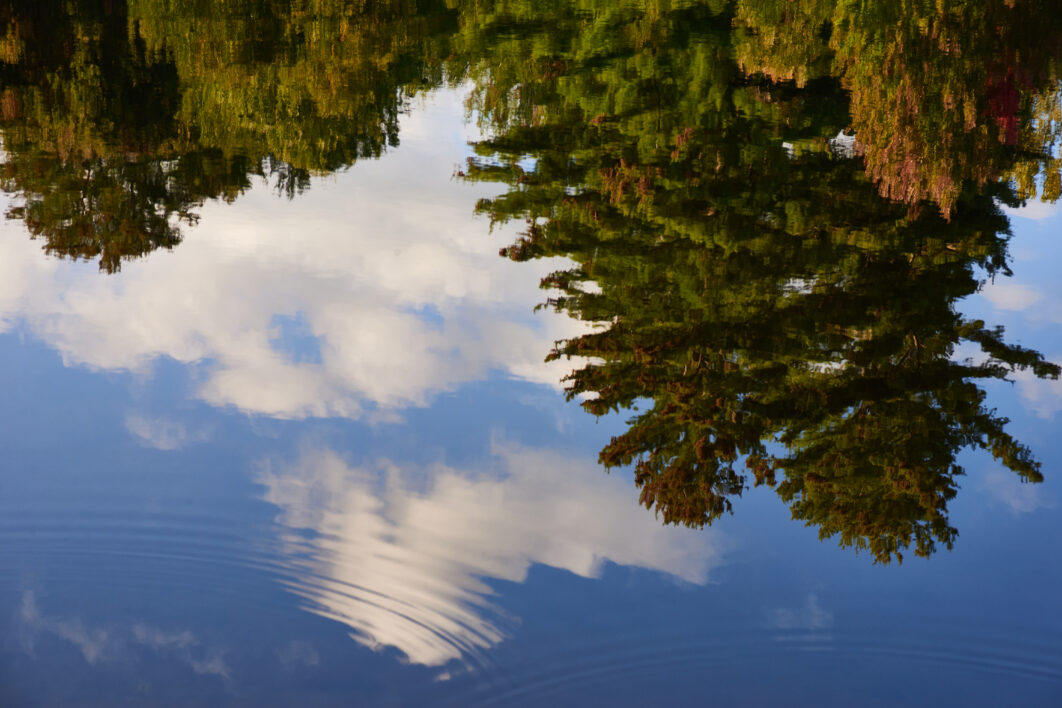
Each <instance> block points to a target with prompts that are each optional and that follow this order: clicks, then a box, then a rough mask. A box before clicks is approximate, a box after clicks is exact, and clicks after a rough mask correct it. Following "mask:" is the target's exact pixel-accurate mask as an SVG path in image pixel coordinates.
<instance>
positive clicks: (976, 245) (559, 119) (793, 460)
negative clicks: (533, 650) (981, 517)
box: [467, 5, 1059, 562]
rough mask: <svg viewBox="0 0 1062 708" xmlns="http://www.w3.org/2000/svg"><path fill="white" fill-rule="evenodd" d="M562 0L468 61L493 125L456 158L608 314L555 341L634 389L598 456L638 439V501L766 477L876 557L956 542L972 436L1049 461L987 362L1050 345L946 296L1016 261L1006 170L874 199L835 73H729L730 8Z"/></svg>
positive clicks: (728, 493)
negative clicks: (580, 13)
mask: <svg viewBox="0 0 1062 708" xmlns="http://www.w3.org/2000/svg"><path fill="white" fill-rule="evenodd" d="M508 12H509V13H510V14H509V15H508V16H507V17H506V16H504V15H505V13H502V14H501V16H500V17H502V19H496V22H497V24H498V26H512V25H515V24H518V16H517V15H518V12H516V11H513V10H512V9H511V8H510V9H509V10H508ZM571 19H572V18H570V17H560V18H557V19H556V20H555V21H550V22H546V23H543V26H544V27H547V28H548V29H547V30H544V35H545V36H544V37H543V36H531V37H528V36H526V35H524V36H521V35H519V34H517V33H511V32H510V33H499V38H498V39H497V47H498V49H497V54H496V55H497V56H502V57H519V58H520V60H519V62H518V63H517V62H514V63H512V64H505V65H504V66H502V67H499V66H498V64H499V62H497V61H495V62H494V63H492V64H491V65H490V67H489V68H485V69H484V70H483V71H482V73H481V74H479V76H478V77H477V78H478V82H479V83H478V87H477V92H476V94H475V101H477V102H478V103H477V105H476V108H478V109H479V110H480V111H481V112H482V113H483V115H485V116H487V118H488V120H490V121H493V123H494V126H495V129H496V131H497V135H496V137H494V138H493V139H490V140H486V141H483V142H480V143H479V144H478V145H477V146H476V151H477V153H478V157H477V158H476V159H473V160H471V161H470V163H469V166H468V169H467V178H469V179H472V180H485V181H496V182H502V183H505V184H508V185H509V190H508V192H507V193H505V194H503V195H502V196H500V197H498V198H496V199H492V200H486V201H484V202H482V203H481V204H480V205H479V210H480V211H481V212H482V213H485V214H488V215H489V216H490V218H491V219H492V220H495V221H497V220H501V221H505V220H515V219H521V220H526V221H527V228H526V231H525V233H524V235H523V236H522V237H521V238H520V239H519V240H518V241H517V242H516V243H514V244H513V245H512V246H510V247H508V248H506V249H503V255H507V256H508V257H510V258H513V259H514V260H521V261H522V260H529V259H535V258H542V257H550V256H566V257H569V258H571V259H572V260H573V261H574V262H575V265H574V266H573V267H571V268H569V269H567V270H562V271H558V272H555V273H553V274H552V275H551V276H549V277H548V278H546V279H545V280H544V282H543V285H544V287H547V288H554V289H556V290H558V291H559V294H558V296H557V297H555V298H551V299H550V301H549V305H550V306H552V307H554V308H556V309H557V310H559V311H563V312H566V313H567V314H568V315H570V316H572V317H575V318H578V319H582V320H586V321H589V322H595V323H599V325H600V326H599V328H598V329H597V330H596V331H593V332H591V333H589V334H586V335H583V336H580V337H576V338H573V339H570V340H566V341H562V342H558V344H557V347H556V349H555V350H554V351H553V352H552V353H551V354H550V358H558V357H587V358H588V359H582V360H581V361H580V367H579V368H577V369H576V370H575V371H574V372H573V373H572V374H571V375H570V376H569V377H568V381H567V384H568V395H569V397H570V398H576V397H586V398H585V400H584V401H583V403H582V405H583V406H584V408H586V409H587V410H588V411H589V412H591V413H594V414H597V415H601V414H604V413H606V412H608V411H615V410H618V409H639V410H637V412H636V414H635V415H634V417H633V418H631V420H630V421H629V424H628V428H627V430H626V431H625V432H624V433H623V434H622V435H619V436H617V437H615V438H614V439H613V440H612V441H611V442H610V443H609V444H608V445H607V446H606V447H605V448H604V449H603V450H602V452H601V455H600V459H601V462H602V463H604V464H605V465H606V466H610V467H611V466H620V465H633V468H634V474H635V478H636V481H637V483H638V485H639V486H640V488H641V499H642V502H643V503H644V504H645V505H647V506H649V507H653V508H655V509H656V510H657V511H658V512H659V513H660V515H661V516H662V517H663V519H664V521H666V522H671V523H684V524H688V525H692V526H699V525H704V524H710V523H712V522H713V521H714V520H715V519H716V518H718V517H719V516H720V515H722V514H723V513H725V512H729V511H730V510H731V508H732V500H733V498H734V497H735V496H737V495H740V494H741V493H742V491H743V490H744V489H745V488H746V486H747V485H748V484H750V483H754V484H764V483H766V484H771V485H775V486H776V488H777V491H778V493H779V494H780V496H781V497H782V498H783V499H784V500H785V501H786V502H787V503H788V504H789V505H790V508H791V510H792V513H793V516H794V518H796V519H800V520H803V521H805V522H806V523H808V524H814V525H816V526H818V527H819V529H820V533H821V535H822V536H823V537H834V536H836V537H838V539H839V541H840V543H841V544H842V545H844V546H854V547H856V548H860V549H866V550H868V551H869V552H870V553H871V554H872V555H873V557H874V558H875V559H876V560H878V561H882V562H888V561H889V560H891V559H892V558H897V559H902V554H903V552H904V551H905V550H907V549H912V550H913V551H914V552H915V553H916V554H917V555H922V556H928V555H929V554H931V553H932V552H933V551H934V550H935V549H936V547H937V544H942V545H943V546H946V547H949V548H950V547H951V545H952V543H953V541H954V540H955V537H956V535H957V532H956V530H955V529H954V528H952V527H951V526H950V524H949V522H948V517H947V503H948V501H949V500H950V499H952V498H953V497H954V496H955V494H956V491H957V489H958V481H957V478H958V477H959V476H960V475H962V473H963V470H962V468H961V467H960V466H959V465H958V464H957V461H956V455H957V453H958V452H959V451H960V450H961V449H963V448H966V447H973V448H980V449H984V450H987V451H989V452H990V453H991V454H992V455H993V456H994V457H995V458H996V459H997V460H999V462H1000V463H1001V464H1003V465H1004V466H1006V467H1007V468H1009V469H1011V470H1013V471H1014V472H1015V473H1016V474H1018V475H1019V476H1020V477H1021V478H1022V479H1023V480H1026V481H1030V482H1035V481H1039V480H1040V479H1041V473H1040V471H1039V465H1038V463H1037V462H1036V461H1035V460H1034V459H1033V457H1032V455H1031V453H1030V451H1029V450H1028V449H1027V448H1026V447H1025V446H1023V445H1022V444H1021V443H1019V442H1018V441H1017V440H1015V439H1014V438H1012V437H1011V436H1010V435H1009V434H1008V433H1007V432H1006V430H1005V424H1006V420H1004V419H1002V418H1001V417H999V416H998V415H996V414H995V413H993V411H992V410H990V409H989V408H988V407H987V406H986V405H985V394H984V391H983V390H982V388H981V387H980V386H979V385H978V381H980V380H982V379H999V378H1004V377H1005V376H1006V375H1007V374H1008V373H1009V372H1011V371H1013V370H1015V369H1031V370H1032V371H1033V372H1034V373H1035V374H1036V375H1037V376H1041V377H1057V375H1058V374H1059V368H1058V367H1057V366H1055V365H1053V364H1051V363H1048V362H1046V361H1045V360H1044V359H1043V358H1042V357H1041V356H1040V355H1039V354H1038V353H1036V352H1033V351H1029V350H1026V349H1022V348H1021V347H1017V346H1014V345H1011V344H1008V343H1006V342H1005V341H1004V339H1003V336H1002V331H1000V330H998V329H995V328H991V327H988V326H986V325H985V324H984V323H983V322H980V321H972V320H969V319H967V318H964V317H963V316H962V315H961V314H960V313H959V311H958V309H957V302H958V301H959V300H960V299H961V298H963V297H965V296H967V295H970V294H971V293H973V292H975V291H976V290H977V288H978V286H979V278H980V277H983V276H986V275H987V276H991V275H994V274H997V273H1005V272H1006V270H1007V240H1008V223H1007V220H1006V218H1005V217H1004V215H1003V214H1002V213H1001V211H1000V208H999V203H1004V204H1015V203H1017V202H1016V196H1015V195H1014V193H1013V191H1012V189H1011V188H1010V187H1009V186H1007V185H1006V184H1001V183H999V182H998V181H991V180H987V179H986V180H984V184H983V185H981V187H982V188H980V189H979V188H978V186H979V185H978V183H979V182H981V181H982V180H979V179H976V178H971V177H970V176H969V175H967V176H966V177H964V181H963V182H962V184H963V185H965V187H964V188H963V189H962V190H960V191H958V192H956V193H955V194H953V195H952V196H950V197H948V198H949V199H950V200H951V201H950V202H949V203H947V204H946V205H944V203H943V201H938V202H937V203H935V204H926V203H924V202H921V201H920V199H921V198H922V197H926V196H933V195H925V194H921V195H918V196H919V198H911V199H907V200H906V202H907V203H902V202H898V201H891V200H888V199H884V198H883V197H882V196H881V194H879V187H878V186H877V185H875V184H874V181H873V177H874V175H873V174H872V175H871V176H870V177H869V178H868V176H867V175H866V174H865V172H864V165H863V162H862V161H861V160H858V159H848V158H846V157H845V156H844V154H838V153H845V151H844V150H839V149H838V148H837V146H836V143H833V144H831V142H830V140H829V139H828V138H829V136H834V135H836V134H837V133H838V132H839V131H840V130H841V129H842V128H844V127H845V126H846V125H847V124H848V120H849V117H848V102H847V95H846V93H845V92H844V91H843V89H842V87H841V86H840V85H839V83H838V82H837V81H836V80H834V79H831V78H829V77H810V76H809V77H807V80H806V81H803V82H802V83H803V85H802V86H798V85H797V82H795V81H788V82H783V83H780V84H774V83H771V82H770V81H769V80H768V79H766V78H764V77H763V75H762V74H760V73H757V74H754V75H753V76H751V77H746V76H743V75H742V73H741V71H740V70H739V68H738V66H737V64H736V62H735V60H734V59H733V58H732V53H731V41H732V35H731V29H730V28H731V17H730V15H728V14H727V13H725V12H720V13H718V14H716V13H713V12H712V11H711V10H710V9H707V8H706V6H704V5H696V6H690V7H680V8H679V9H667V8H664V7H663V6H661V7H656V6H654V7H653V8H652V9H651V10H650V11H646V12H644V13H635V12H633V11H630V10H628V11H615V12H609V11H606V10H601V11H600V12H599V13H597V14H594V15H593V16H592V19H590V20H586V22H589V23H590V27H589V28H587V27H586V26H585V24H586V23H585V22H584V23H579V22H571V21H570V20H571ZM583 19H584V20H585V19H586V18H583ZM691 28H696V31H693V30H692V29H691ZM605 40H607V41H605ZM591 42H593V43H594V44H593V46H592V47H591V46H590V44H589V43H591ZM543 47H545V48H547V50H546V51H544V52H543V51H541V50H540V48H543ZM474 71H475V69H473V72H474ZM757 76H758V77H759V78H757ZM502 81H508V83H501V82H502ZM1030 105H1031V104H1030ZM1004 147H1006V146H1005V145H1004ZM1005 154H1006V155H1008V156H1009V157H1008V159H1009V160H1010V161H1009V162H1003V161H1002V158H999V162H998V163H997V164H998V165H1003V166H1005V167H1011V166H1014V165H1016V164H1018V162H1017V161H1018V160H1019V158H1020V155H1019V154H1018V152H1017V151H1016V150H1014V149H1011V150H1010V152H1009V153H1005ZM961 157H962V159H966V160H976V159H977V155H976V154H968V155H963V156H961ZM1041 157H1042V153H1037V154H1035V155H1034V159H1040V158H1041ZM528 158H530V159H528ZM966 346H974V347H976V348H977V349H978V350H979V351H980V354H979V356H978V357H977V358H975V360H958V359H957V358H956V356H957V354H958V353H959V352H960V351H965V349H966ZM960 348H961V349H960ZM743 467H744V469H742V468H743Z"/></svg>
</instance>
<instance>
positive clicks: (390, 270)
mask: <svg viewBox="0 0 1062 708" xmlns="http://www.w3.org/2000/svg"><path fill="white" fill-rule="evenodd" d="M462 116H463V109H462V106H461V102H460V98H459V96H458V94H457V93H456V92H450V93H444V94H443V95H442V96H440V97H439V99H438V101H436V102H435V103H434V104H432V105H429V106H427V107H426V108H425V110H424V111H421V112H416V113H415V114H414V115H413V116H410V117H408V118H407V119H406V120H405V124H404V125H403V147H402V148H401V149H399V150H396V151H394V152H392V153H391V154H389V155H388V156H387V157H386V158H385V159H383V160H378V161H373V160H366V161H362V162H359V163H358V164H357V165H355V166H354V167H352V168H351V169H350V170H348V171H345V172H343V173H340V174H338V175H336V176H334V177H332V178H329V179H320V180H317V181H315V183H314V185H313V187H312V189H310V190H309V191H308V192H307V193H305V194H303V195H301V196H300V197H298V198H297V199H295V200H293V201H287V200H283V199H280V198H278V197H277V196H276V195H274V194H273V193H272V192H271V191H270V189H269V187H268V186H267V185H265V184H264V183H263V184H259V185H258V186H256V187H254V188H252V189H251V190H250V191H248V192H247V193H246V194H244V195H242V196H241V197H240V198H239V199H237V200H236V202H235V203H234V204H231V205H229V204H224V203H220V202H209V203H207V204H206V205H204V206H203V207H202V208H201V209H200V213H201V220H200V222H199V225H198V226H197V227H189V228H188V229H186V238H185V241H184V242H183V243H182V244H181V245H179V246H177V247H176V248H175V249H174V250H173V251H172V252H170V251H158V252H155V253H153V254H151V255H149V256H148V257H146V258H143V259H140V260H137V261H134V262H129V263H127V264H125V266H124V267H123V270H122V272H121V273H120V274H118V275H115V276H103V275H100V274H99V273H98V272H97V270H96V267H95V265H94V264H86V263H72V262H70V261H57V260H55V259H53V258H47V257H45V256H44V254H42V253H41V250H40V244H39V242H35V241H32V240H30V239H29V238H27V237H26V235H25V232H24V227H23V226H22V225H21V224H19V222H14V221H7V222H4V223H3V224H2V225H0V227H2V228H3V229H4V230H7V231H11V230H18V231H19V232H21V233H20V234H19V235H12V236H10V237H6V238H2V239H0V328H2V327H7V328H11V327H14V326H16V325H18V326H21V327H24V328H25V329H26V330H28V331H29V332H30V333H32V334H33V335H35V336H36V337H38V338H39V339H40V340H42V341H44V342H45V343H47V344H48V345H49V346H51V347H53V348H54V349H55V350H57V351H58V352H59V353H60V354H61V356H62V359H63V361H64V363H66V364H67V365H78V366H86V367H90V368H95V369H103V370H127V371H137V372H142V373H149V372H150V371H151V368H152V364H153V362H155V361H157V360H159V359H161V358H168V359H172V360H175V361H177V362H180V363H182V364H185V365H187V366H189V367H192V368H193V369H194V376H193V378H194V380H195V381H197V382H198V389H197V390H196V393H195V395H196V396H197V397H198V398H200V399H202V400H204V401H207V402H209V403H210V404H213V405H216V406H232V407H235V408H237V409H240V410H242V411H246V412H248V413H253V414H261V415H267V416H273V417H277V418H304V417H311V416H313V417H332V416H336V417H348V418H361V417H371V418H373V419H374V420H387V419H389V417H393V415H392V414H391V413H390V411H395V410H400V409H403V408H406V407H410V406H422V405H426V404H427V403H428V402H430V400H431V399H432V397H434V396H435V395H437V394H439V393H441V392H445V391H451V390H454V389H456V388H457V387H458V386H460V385H462V384H463V383H466V382H470V381H475V380H481V379H483V378H485V377H486V376H487V375H488V374H489V373H491V372H494V371H501V372H504V373H506V374H508V375H509V376H512V377H514V378H519V379H526V380H530V381H535V382H539V383H546V384H549V385H552V386H554V387H556V386H558V385H559V384H558V382H559V380H560V379H561V377H562V376H563V375H564V374H565V373H566V372H567V371H568V370H569V369H570V365H569V364H568V363H565V362H552V363H549V364H546V363H544V362H543V359H544V357H545V355H546V354H547V353H548V351H549V350H550V348H551V346H552V345H553V342H554V340H556V339H559V338H563V337H567V336H571V335H573V334H575V333H577V332H580V331H583V330H584V327H583V326H582V325H580V324H579V323H576V322H574V321H572V320H571V319H570V318H567V317H564V316H561V315H557V314H555V313H545V314H541V315H534V314H533V313H532V309H533V306H534V305H535V304H536V303H537V302H539V301H540V300H541V299H542V298H543V294H542V293H541V291H540V290H539V287H538V284H539V280H540V278H541V277H542V276H543V275H544V274H546V273H547V272H549V271H551V270H553V269H555V268H556V267H558V266H559V265H560V264H561V263H562V261H557V260H553V261H544V262H536V263H519V264H518V263H512V262H510V261H508V260H506V259H502V258H499V257H498V255H497V250H498V244H499V242H501V243H504V242H507V241H509V240H511V239H512V238H514V236H515V232H516V231H515V227H514V228H508V229H505V228H503V229H501V230H500V233H499V230H497V229H496V230H495V233H494V234H491V233H490V229H489V225H488V223H487V222H486V220H483V219H479V218H477V217H475V216H474V215H473V214H472V207H473V205H474V204H475V203H476V201H477V199H479V198H480V197H482V196H485V195H488V194H490V193H492V192H491V191H490V190H495V191H496V190H497V189H498V188H497V187H496V186H484V185H478V186H477V185H470V184H467V183H463V182H460V181H455V180H452V179H451V174H452V171H453V166H454V165H455V164H457V163H459V162H461V161H463V159H464V156H465V154H466V152H467V147H466V146H464V145H463V144H455V143H452V142H447V141H439V140H437V139H436V137H435V136H437V135H439V134H441V133H447V132H448V131H451V130H460V129H461V126H462ZM418 126H420V129H419V130H418ZM128 425H129V428H130V431H131V432H133V434H134V435H137V436H138V437H140V438H141V439H142V440H143V441H144V442H145V444H148V445H152V446H155V447H160V448H161V449H175V448H176V447H179V446H180V445H182V444H184V443H186V442H187V437H186V435H187V433H186V432H185V431H184V430H183V429H182V427H181V426H180V424H178V423H174V422H172V421H159V420H151V419H149V418H144V417H138V416H132V417H131V418H130V420H129V421H128Z"/></svg>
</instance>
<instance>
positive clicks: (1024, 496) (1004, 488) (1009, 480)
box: [981, 469, 1055, 514]
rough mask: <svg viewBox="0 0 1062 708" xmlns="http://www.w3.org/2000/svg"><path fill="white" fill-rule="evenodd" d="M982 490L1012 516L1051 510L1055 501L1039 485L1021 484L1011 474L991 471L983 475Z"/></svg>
mask: <svg viewBox="0 0 1062 708" xmlns="http://www.w3.org/2000/svg"><path fill="white" fill-rule="evenodd" d="M981 486H982V488H983V489H984V490H986V491H987V492H988V493H989V494H990V495H991V496H992V498H993V500H994V501H996V502H998V503H1000V504H1002V505H1004V506H1006V507H1007V508H1008V509H1010V511H1011V513H1013V514H1028V513H1030V512H1033V511H1036V510H1037V509H1053V508H1054V507H1055V500H1054V498H1053V497H1052V496H1050V495H1049V494H1048V493H1047V492H1046V491H1045V490H1044V488H1043V486H1042V485H1039V484H1031V483H1028V482H1022V481H1021V478H1019V477H1018V476H1017V475H1016V474H1014V473H1013V472H1009V471H1007V470H1001V469H992V470H989V471H988V472H987V473H985V476H984V478H983V481H982V485H981Z"/></svg>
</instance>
